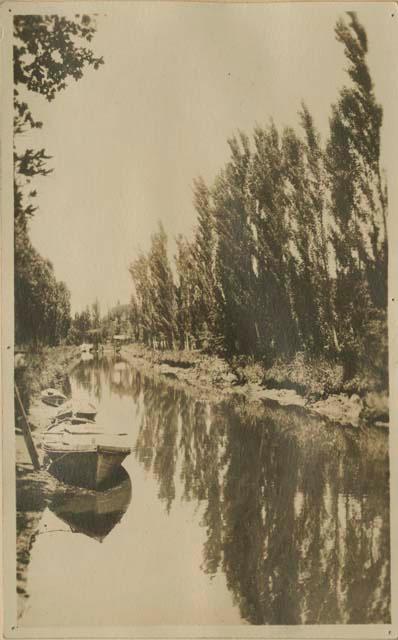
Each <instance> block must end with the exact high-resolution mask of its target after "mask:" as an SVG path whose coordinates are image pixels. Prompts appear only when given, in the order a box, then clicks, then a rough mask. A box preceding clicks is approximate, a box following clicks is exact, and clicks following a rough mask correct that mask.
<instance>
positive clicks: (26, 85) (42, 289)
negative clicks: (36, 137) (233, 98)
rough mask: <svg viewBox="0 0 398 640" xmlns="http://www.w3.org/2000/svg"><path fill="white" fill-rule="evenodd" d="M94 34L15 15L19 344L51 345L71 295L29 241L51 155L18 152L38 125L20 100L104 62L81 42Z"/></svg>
mask: <svg viewBox="0 0 398 640" xmlns="http://www.w3.org/2000/svg"><path fill="white" fill-rule="evenodd" d="M95 31H96V27H95V24H94V23H93V21H92V19H91V18H90V17H89V16H86V15H83V16H80V15H76V16H75V18H74V20H69V19H67V18H66V17H64V16H57V15H17V16H15V17H14V218H15V226H14V235H15V324H16V340H17V341H18V342H34V343H38V342H46V343H48V344H56V343H58V342H59V341H60V340H62V339H63V338H65V336H66V335H67V333H68V330H69V326H70V294H69V291H68V290H67V288H66V285H65V284H64V283H62V282H57V281H56V279H55V276H54V272H53V267H52V265H51V264H50V263H49V262H48V261H46V260H45V259H44V258H42V257H41V256H40V255H39V254H38V252H37V251H36V250H35V249H34V248H33V247H32V245H31V243H30V240H29V235H28V234H29V219H30V218H31V217H32V216H33V215H34V214H35V212H36V211H37V206H35V204H34V199H35V198H36V196H37V191H36V189H33V188H32V187H31V182H32V180H33V179H34V178H35V177H36V176H46V175H48V174H49V173H51V171H52V169H51V168H49V167H48V160H50V159H51V158H50V156H49V155H48V154H47V153H46V151H45V149H31V148H23V149H22V150H21V149H19V146H20V145H19V144H18V142H19V140H20V139H21V140H22V141H23V135H24V134H25V133H26V132H29V130H30V129H34V128H41V127H42V122H40V121H37V120H36V119H35V118H34V116H33V115H32V113H31V111H30V108H29V105H28V102H26V100H25V99H24V98H25V96H28V95H29V92H35V93H38V94H41V95H43V96H44V97H45V98H46V99H47V100H48V101H51V100H53V99H54V98H55V96H56V94H57V93H58V92H59V91H61V90H63V89H65V88H66V86H67V83H68V80H69V79H71V78H73V79H75V80H78V79H80V78H81V77H82V75H83V71H84V69H85V67H87V66H92V67H93V68H94V69H98V67H99V66H100V65H101V64H102V63H103V60H102V58H96V57H95V56H94V54H93V52H92V51H91V50H90V49H89V48H87V47H86V46H82V43H85V42H87V43H89V42H91V40H92V38H93V36H94V33H95Z"/></svg>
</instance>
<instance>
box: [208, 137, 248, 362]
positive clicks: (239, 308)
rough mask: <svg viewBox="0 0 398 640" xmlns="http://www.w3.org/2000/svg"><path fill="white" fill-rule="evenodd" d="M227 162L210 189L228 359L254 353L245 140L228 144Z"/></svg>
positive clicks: (216, 261) (222, 329)
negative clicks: (229, 355)
mask: <svg viewBox="0 0 398 640" xmlns="http://www.w3.org/2000/svg"><path fill="white" fill-rule="evenodd" d="M229 146H230V150H231V159H230V161H229V162H228V163H227V165H226V167H225V169H224V171H222V172H221V173H220V174H219V176H218V178H217V180H216V182H215V185H214V188H213V192H212V196H213V202H214V220H215V228H216V233H217V248H216V258H215V268H216V280H217V295H218V305H219V308H220V329H221V331H222V335H223V338H224V347H225V349H226V351H227V353H228V354H234V353H241V354H254V353H255V351H256V344H257V334H256V325H255V315H254V314H253V309H254V308H255V274H254V269H253V256H254V244H253V233H252V229H251V227H250V223H249V207H248V199H247V196H248V175H249V168H250V158H251V154H250V149H249V140H248V138H247V136H245V135H243V134H240V136H239V139H237V138H232V139H231V140H230V141H229Z"/></svg>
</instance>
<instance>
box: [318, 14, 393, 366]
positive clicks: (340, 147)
mask: <svg viewBox="0 0 398 640" xmlns="http://www.w3.org/2000/svg"><path fill="white" fill-rule="evenodd" d="M347 16H348V24H347V23H346V21H344V20H339V21H338V22H337V24H336V28H335V33H336V38H337V40H338V41H339V42H341V43H342V44H343V45H344V53H345V56H346V58H347V60H348V67H347V73H348V76H349V79H350V83H349V85H347V86H344V87H343V88H342V90H341V91H340V96H339V100H338V102H337V103H336V104H335V105H333V106H332V115H331V118H330V137H329V140H328V143H327V148H326V165H327V170H328V178H329V188H330V213H331V217H332V220H333V227H332V233H331V240H332V244H333V249H334V253H335V261H336V310H337V313H338V319H339V331H340V336H341V340H342V341H343V350H344V349H345V350H346V351H347V353H348V354H350V353H351V352H352V350H354V351H355V350H356V349H357V341H358V340H360V339H361V337H362V338H363V337H364V333H365V328H366V326H367V324H368V322H369V320H370V319H371V318H372V315H373V309H375V308H380V309H384V308H385V306H386V303H387V233H386V216H387V197H386V190H385V185H384V183H383V179H382V174H381V170H380V129H381V125H382V108H381V106H380V105H379V104H378V103H377V100H376V97H375V93H374V87H373V82H372V79H371V76H370V73H369V68H368V65H367V61H366V54H367V51H368V45H367V37H366V33H365V30H364V28H363V27H362V25H361V24H360V23H359V21H358V19H357V16H356V14H355V13H354V12H348V13H347Z"/></svg>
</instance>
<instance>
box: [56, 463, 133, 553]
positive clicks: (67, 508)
mask: <svg viewBox="0 0 398 640" xmlns="http://www.w3.org/2000/svg"><path fill="white" fill-rule="evenodd" d="M130 500H131V480H130V477H129V475H128V473H127V472H126V471H125V470H124V469H123V468H121V469H120V474H119V477H118V478H116V479H115V481H114V484H113V486H112V487H110V488H108V489H107V490H105V491H83V492H82V491H69V492H68V493H65V494H60V493H55V494H54V495H53V497H52V500H51V501H50V503H49V508H50V510H51V511H52V512H53V513H54V514H55V515H56V516H58V518H60V520H62V521H63V522H64V523H65V524H67V525H69V527H70V530H71V531H72V532H73V533H83V534H85V535H86V536H89V537H90V538H94V539H95V540H98V542H102V541H103V540H104V539H105V538H106V536H107V535H108V534H109V533H110V532H111V531H112V529H114V527H115V526H116V525H117V524H118V523H119V522H120V520H121V519H122V517H123V515H124V514H125V512H126V510H127V507H128V506H129V504H130Z"/></svg>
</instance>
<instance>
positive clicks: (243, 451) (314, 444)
mask: <svg viewBox="0 0 398 640" xmlns="http://www.w3.org/2000/svg"><path fill="white" fill-rule="evenodd" d="M87 364H89V363H87ZM94 366H95V365H92V367H93V368H94ZM96 366H97V367H98V365H96ZM84 369H85V371H84V372H79V381H80V382H81V384H82V385H83V386H84V385H87V388H89V390H91V391H93V390H95V389H96V384H97V378H96V374H95V372H94V371H91V370H90V367H87V366H85V367H84ZM101 369H102V371H103V375H104V378H103V380H104V381H105V382H107V383H108V384H109V385H110V387H111V390H112V391H113V392H114V393H117V394H118V395H120V396H121V395H130V396H132V397H133V399H134V401H135V403H136V405H137V407H138V405H139V406H140V407H141V409H143V410H142V411H140V412H138V409H137V415H140V416H141V417H140V427H139V433H138V437H137V441H136V443H135V455H136V457H137V459H138V460H139V462H140V463H141V464H142V465H144V467H145V469H146V470H147V471H150V472H152V473H153V475H154V476H155V478H156V480H157V482H158V487H159V490H158V497H159V499H160V500H161V501H162V502H163V503H164V506H165V509H166V511H167V512H169V511H170V509H171V508H172V505H173V502H174V500H175V499H176V495H177V492H176V487H177V485H178V486H179V487H181V496H182V499H183V500H185V501H195V502H197V503H198V506H200V509H201V513H202V526H203V527H204V529H205V531H206V542H205V544H204V548H203V562H202V569H203V571H205V572H206V573H208V574H209V575H215V574H216V573H217V572H219V571H222V572H223V573H224V574H225V576H226V580H227V585H228V588H229V590H230V591H231V592H232V594H233V597H234V601H235V603H236V605H237V606H239V609H240V613H241V616H242V618H243V619H245V620H246V621H248V622H249V623H251V624H275V625H278V624H279V625H280V624H327V623H329V624H333V623H341V624H343V623H346V624H347V623H351V624H352V623H357V624H360V623H362V624H365V623H388V622H389V621H390V564H389V557H390V550H389V465H388V438H387V437H386V435H385V434H384V433H382V432H375V431H374V430H369V431H367V432H361V433H358V432H356V431H354V430H349V429H344V428H339V427H336V426H333V425H331V424H328V423H327V422H326V421H325V420H323V419H321V418H318V417H313V416H311V415H310V414H308V413H307V412H306V411H304V410H302V409H300V408H292V407H289V408H288V407H285V408H282V407H279V406H276V404H275V403H271V402H268V403H265V402H258V403H248V402H247V401H245V399H244V397H243V396H236V397H233V398H231V399H229V400H227V401H223V402H220V403H219V404H214V405H209V404H208V403H205V402H201V401H197V400H194V399H192V398H191V397H190V396H189V395H188V394H187V393H185V392H184V391H182V390H181V388H178V385H176V386H175V387H174V386H170V384H165V383H164V382H163V381H162V380H161V379H159V378H158V377H156V376H152V377H151V376H143V375H141V374H140V373H139V372H138V371H136V370H134V369H131V368H130V367H127V366H125V367H119V368H118V367H116V371H115V362H109V361H105V360H104V361H103V362H102V363H101ZM118 369H119V371H118ZM87 371H88V373H87ZM117 371H118V373H117ZM98 381H99V385H98V388H99V390H98V391H97V393H99V394H100V393H101V389H100V387H101V382H100V377H99V378H98Z"/></svg>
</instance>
